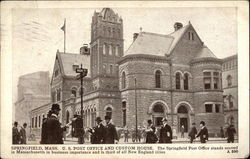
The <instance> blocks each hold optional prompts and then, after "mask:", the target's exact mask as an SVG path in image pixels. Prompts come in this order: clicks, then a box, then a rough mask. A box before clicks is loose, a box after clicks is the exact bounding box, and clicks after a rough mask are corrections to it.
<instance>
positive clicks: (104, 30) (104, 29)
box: [103, 27, 107, 37]
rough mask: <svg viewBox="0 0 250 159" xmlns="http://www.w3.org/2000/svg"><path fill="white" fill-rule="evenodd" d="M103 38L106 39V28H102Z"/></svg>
mask: <svg viewBox="0 0 250 159" xmlns="http://www.w3.org/2000/svg"><path fill="white" fill-rule="evenodd" d="M103 36H104V37H106V36H107V31H106V27H103Z"/></svg>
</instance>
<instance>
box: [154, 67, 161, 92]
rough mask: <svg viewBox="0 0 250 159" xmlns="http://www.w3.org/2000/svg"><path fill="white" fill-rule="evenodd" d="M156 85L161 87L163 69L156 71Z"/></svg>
mask: <svg viewBox="0 0 250 159" xmlns="http://www.w3.org/2000/svg"><path fill="white" fill-rule="evenodd" d="M155 87H156V88H161V71H160V70H157V71H156V72H155Z"/></svg>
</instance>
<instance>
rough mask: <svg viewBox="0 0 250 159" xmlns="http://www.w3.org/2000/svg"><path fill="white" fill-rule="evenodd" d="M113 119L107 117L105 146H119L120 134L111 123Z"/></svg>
mask: <svg viewBox="0 0 250 159" xmlns="http://www.w3.org/2000/svg"><path fill="white" fill-rule="evenodd" d="M110 120H111V117H110V116H107V115H106V116H105V121H106V126H105V135H104V140H103V143H104V144H117V143H118V140H119V139H118V134H117V131H116V128H115V125H113V124H112V123H111V121H110Z"/></svg>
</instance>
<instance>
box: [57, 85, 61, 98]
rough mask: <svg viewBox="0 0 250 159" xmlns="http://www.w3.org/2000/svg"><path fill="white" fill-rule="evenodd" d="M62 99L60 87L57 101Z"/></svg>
mask: <svg viewBox="0 0 250 159" xmlns="http://www.w3.org/2000/svg"><path fill="white" fill-rule="evenodd" d="M60 100H61V89H60V88H59V89H58V90H57V101H60Z"/></svg>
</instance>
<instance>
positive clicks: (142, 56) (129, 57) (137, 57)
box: [117, 54, 171, 65]
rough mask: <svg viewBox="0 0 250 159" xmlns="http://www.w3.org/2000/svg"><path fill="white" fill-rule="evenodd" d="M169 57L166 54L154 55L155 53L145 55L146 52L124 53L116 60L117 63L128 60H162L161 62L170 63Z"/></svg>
mask: <svg viewBox="0 0 250 159" xmlns="http://www.w3.org/2000/svg"><path fill="white" fill-rule="evenodd" d="M170 60H171V59H170V58H168V57H166V56H156V55H146V54H134V55H126V56H124V57H122V59H121V60H119V61H118V62H117V64H119V65H120V64H123V63H125V62H129V61H150V62H162V63H170Z"/></svg>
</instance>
